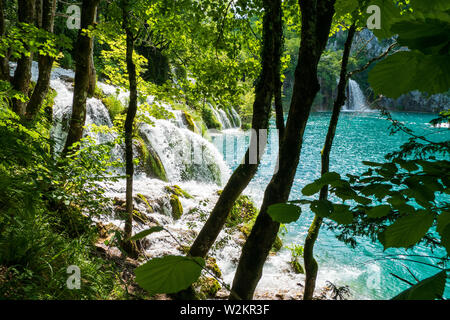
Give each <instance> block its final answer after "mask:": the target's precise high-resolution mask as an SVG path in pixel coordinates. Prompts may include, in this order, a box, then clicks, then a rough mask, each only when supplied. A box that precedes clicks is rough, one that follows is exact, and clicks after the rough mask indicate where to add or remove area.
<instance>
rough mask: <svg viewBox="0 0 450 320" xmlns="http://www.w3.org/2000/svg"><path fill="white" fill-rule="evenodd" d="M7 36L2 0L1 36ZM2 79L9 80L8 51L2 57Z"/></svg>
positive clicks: (0, 10) (0, 12)
mask: <svg viewBox="0 0 450 320" xmlns="http://www.w3.org/2000/svg"><path fill="white" fill-rule="evenodd" d="M5 36H6V22H5V10H4V8H3V0H0V38H3V37H5ZM0 80H5V81H9V80H10V76H9V59H8V52H6V55H5V57H0Z"/></svg>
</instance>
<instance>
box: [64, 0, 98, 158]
mask: <svg viewBox="0 0 450 320" xmlns="http://www.w3.org/2000/svg"><path fill="white" fill-rule="evenodd" d="M99 2H100V0H83V4H82V7H81V24H80V25H81V28H80V31H79V32H78V39H77V44H76V47H75V52H74V56H75V88H74V92H73V105H72V117H71V119H70V127H69V132H68V135H67V140H66V144H65V146H64V150H63V154H66V153H67V152H68V150H69V147H71V146H72V145H73V144H74V143H76V142H78V141H80V140H81V138H82V136H83V126H84V123H85V121H86V99H87V94H88V88H89V75H90V57H91V53H92V50H93V48H92V45H93V42H92V39H91V37H89V36H88V35H86V34H85V33H83V32H82V30H83V29H88V28H89V26H93V25H94V21H95V15H96V11H97V6H98V3H99Z"/></svg>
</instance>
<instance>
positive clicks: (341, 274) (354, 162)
mask: <svg viewBox="0 0 450 320" xmlns="http://www.w3.org/2000/svg"><path fill="white" fill-rule="evenodd" d="M330 115H331V113H313V114H312V115H311V116H310V119H309V121H308V125H307V128H306V132H305V136H304V142H303V148H302V152H301V158H300V163H299V166H298V168H297V173H296V176H295V181H294V185H293V188H292V191H291V200H293V199H299V198H300V197H301V189H302V188H303V187H304V186H305V185H306V184H308V183H310V182H312V181H313V180H315V179H317V178H318V177H319V176H320V151H321V149H322V147H323V143H324V139H325V135H326V132H327V129H328V123H329V119H330ZM393 117H394V118H395V119H397V120H399V121H401V122H403V123H404V124H405V125H407V126H408V127H409V128H411V129H414V130H415V132H416V133H419V134H426V135H427V137H428V138H429V139H431V140H436V141H437V140H443V139H446V140H448V139H450V130H449V129H448V128H434V127H432V126H430V125H429V121H430V120H432V119H434V118H436V115H433V114H419V113H393ZM388 127H389V122H388V121H387V120H386V119H385V118H384V117H383V116H381V115H380V114H379V113H378V112H370V113H350V112H344V113H342V114H341V117H340V119H339V124H338V127H337V131H336V138H335V141H334V145H333V149H332V152H331V160H330V170H331V171H336V172H339V173H340V174H341V175H342V176H344V175H345V174H347V173H350V174H357V173H362V172H364V170H365V166H364V165H363V164H362V161H363V160H368V161H383V160H384V155H385V154H386V153H388V152H391V151H393V150H396V149H397V148H398V147H399V146H400V145H401V144H402V143H404V142H406V141H407V139H408V136H407V135H406V134H404V133H397V134H395V135H389V130H388ZM271 129H272V130H271V131H270V134H269V146H268V150H267V152H266V154H265V155H264V157H263V160H262V164H261V165H260V168H259V170H258V173H257V175H256V176H255V178H254V179H253V181H252V182H251V183H250V185H249V187H248V188H247V190H246V191H247V192H248V193H250V194H251V195H252V196H253V198H254V199H255V200H256V201H257V202H259V203H260V201H261V200H262V196H263V192H264V190H265V187H266V186H267V184H268V183H269V181H270V179H271V177H272V174H273V171H274V168H275V163H276V153H277V148H278V144H277V134H276V131H275V130H274V129H275V124H274V122H273V121H272V123H271ZM224 137H225V138H224ZM242 140H244V143H236V141H242ZM213 142H214V144H215V145H216V146H217V147H218V149H219V150H220V151H221V152H222V154H223V155H224V158H225V160H226V162H227V163H228V165H229V166H230V167H231V168H232V169H234V168H236V166H237V165H238V164H239V161H240V160H241V159H242V156H243V154H244V152H245V150H246V147H247V145H248V134H244V133H243V132H242V131H238V130H230V131H225V134H224V136H222V137H220V136H216V137H213ZM245 142H246V143H245ZM303 209H304V210H303V213H302V216H301V218H300V219H299V220H298V221H297V222H296V223H292V224H289V225H288V226H287V229H288V233H287V235H285V236H284V239H283V240H284V244H285V245H286V246H292V245H293V244H299V245H303V242H304V238H305V236H306V233H307V230H308V228H309V225H310V223H311V221H312V218H313V214H312V213H311V212H310V211H309V210H307V209H306V208H303ZM430 254H431V253H430V252H429V250H428V249H427V248H425V247H417V248H415V249H414V251H410V250H409V251H406V250H398V249H389V250H387V251H386V252H383V248H382V246H381V245H380V244H379V243H372V242H371V241H369V240H368V239H360V244H359V245H358V247H357V248H356V249H352V248H350V247H348V246H346V245H345V244H344V243H342V242H340V241H338V240H337V239H336V238H335V235H334V234H333V232H331V231H328V230H327V229H326V228H324V227H323V228H322V229H321V232H320V235H319V238H318V241H317V243H316V246H315V256H316V259H317V261H318V262H319V278H322V279H329V280H330V281H332V282H333V283H334V284H336V285H340V286H341V285H348V286H349V287H350V290H351V293H352V297H353V298H355V299H389V298H391V297H393V296H395V295H396V294H398V293H399V292H401V291H402V290H404V289H406V288H408V285H407V284H405V283H403V282H402V281H400V280H398V279H396V278H395V277H393V276H392V275H391V274H390V273H394V274H396V275H398V276H401V277H403V278H405V279H408V280H410V281H411V282H414V279H413V278H412V276H411V275H410V274H409V273H408V271H407V270H406V268H405V266H407V267H408V268H409V269H410V270H411V272H412V273H413V274H414V275H415V276H416V277H417V278H418V279H424V278H427V277H429V276H431V275H433V274H435V273H436V272H437V271H438V270H437V269H435V268H433V267H429V266H426V265H424V264H420V263H416V262H410V261H406V260H405V259H414V260H418V261H421V262H424V263H431V264H433V260H432V258H430V257H425V256H428V255H430ZM435 254H436V252H435ZM407 255H420V257H408V256H407ZM393 258H396V259H393ZM399 259H402V260H399ZM446 296H447V297H450V284H449V283H448V282H447V287H446Z"/></svg>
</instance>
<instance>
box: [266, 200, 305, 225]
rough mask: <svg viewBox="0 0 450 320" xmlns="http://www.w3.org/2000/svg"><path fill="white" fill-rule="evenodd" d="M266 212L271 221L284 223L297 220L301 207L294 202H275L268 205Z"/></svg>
mask: <svg viewBox="0 0 450 320" xmlns="http://www.w3.org/2000/svg"><path fill="white" fill-rule="evenodd" d="M267 213H268V214H269V216H270V217H271V218H272V220H273V221H276V222H279V223H283V224H286V223H291V222H294V221H297V220H298V218H300V214H301V213H302V209H301V208H300V207H298V206H296V205H294V204H287V203H277V204H273V205H271V206H269V208H268V209H267Z"/></svg>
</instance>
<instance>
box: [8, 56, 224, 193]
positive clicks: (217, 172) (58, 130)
mask: <svg viewBox="0 0 450 320" xmlns="http://www.w3.org/2000/svg"><path fill="white" fill-rule="evenodd" d="M12 67H13V69H14V65H13V66H12ZM12 71H13V70H12ZM37 76H38V66H37V63H35V62H33V67H32V80H33V81H36V80H37ZM73 78H74V72H73V71H71V70H65V69H60V68H55V69H54V70H53V71H52V76H51V81H50V87H51V88H52V89H54V90H55V91H56V93H57V95H56V97H55V100H54V106H53V121H54V124H53V128H52V130H51V134H52V138H53V139H55V151H56V152H60V151H61V150H62V148H63V146H64V143H65V140H66V137H67V131H68V128H69V120H70V117H71V114H72V100H73V87H72V83H73ZM98 87H99V88H100V89H102V91H103V93H104V94H106V95H111V94H116V95H117V98H118V99H119V100H120V101H121V102H122V103H125V102H126V101H127V100H128V96H129V94H128V92H125V91H123V90H117V88H115V87H113V86H110V85H106V84H104V83H101V82H98ZM153 100H154V99H153V97H149V99H147V102H149V103H157V102H156V101H153ZM160 105H162V106H164V107H165V108H166V109H167V110H168V111H170V112H173V113H174V115H175V119H172V120H171V121H169V120H158V119H154V118H152V121H154V126H150V125H148V124H142V125H141V126H140V128H139V129H140V130H139V131H140V133H141V134H142V135H144V137H143V138H144V140H146V142H150V145H149V146H147V147H148V148H152V149H153V150H154V151H156V153H157V155H158V156H159V158H160V159H161V161H162V164H163V166H164V169H165V170H166V173H167V176H168V179H169V181H171V182H178V181H190V180H195V181H200V182H205V183H217V184H223V183H224V182H225V181H226V179H227V177H228V175H229V169H228V167H227V165H226V164H225V162H224V160H223V157H222V155H221V154H220V152H219V151H218V150H217V149H216V147H215V146H214V145H213V144H211V143H210V142H209V141H207V140H206V139H204V138H203V137H202V136H201V135H199V134H196V133H193V132H192V131H190V130H188V129H187V127H186V124H185V123H184V121H183V115H182V111H176V110H173V109H172V108H171V107H170V106H168V105H165V104H160ZM85 125H86V129H85V131H84V136H85V137H86V136H89V137H91V138H92V139H94V141H95V142H96V143H99V144H101V143H106V142H112V141H114V140H115V138H116V137H117V134H115V133H112V132H100V133H99V132H94V131H93V130H92V125H96V126H104V127H108V128H111V127H112V126H113V123H112V121H111V118H110V115H109V112H108V109H107V108H106V107H105V105H104V104H103V103H102V101H101V100H99V99H97V98H89V99H88V100H87V103H86V123H85ZM113 156H114V158H115V159H120V160H123V159H124V149H123V146H120V145H116V147H115V148H114V150H113Z"/></svg>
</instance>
